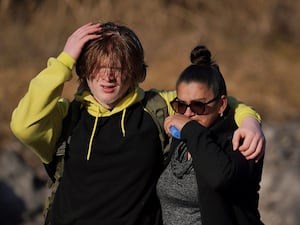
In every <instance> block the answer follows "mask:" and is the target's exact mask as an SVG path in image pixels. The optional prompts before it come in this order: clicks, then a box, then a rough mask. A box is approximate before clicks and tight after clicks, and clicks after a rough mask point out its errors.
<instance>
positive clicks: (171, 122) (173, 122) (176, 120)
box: [164, 114, 191, 134]
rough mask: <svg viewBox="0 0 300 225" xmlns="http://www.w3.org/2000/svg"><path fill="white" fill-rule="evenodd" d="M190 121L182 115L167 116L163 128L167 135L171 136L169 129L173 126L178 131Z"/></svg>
mask: <svg viewBox="0 0 300 225" xmlns="http://www.w3.org/2000/svg"><path fill="white" fill-rule="evenodd" d="M189 121H191V119H190V118H189V117H187V116H184V115H182V114H175V115H173V116H168V117H167V118H166V119H165V122H164V128H165V131H166V133H167V134H171V132H170V127H171V126H175V127H176V128H177V129H178V130H179V131H181V129H182V128H183V127H184V125H185V124H186V123H187V122H189Z"/></svg>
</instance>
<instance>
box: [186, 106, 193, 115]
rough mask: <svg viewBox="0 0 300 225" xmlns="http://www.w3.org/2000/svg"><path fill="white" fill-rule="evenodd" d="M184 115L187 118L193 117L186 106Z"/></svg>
mask: <svg viewBox="0 0 300 225" xmlns="http://www.w3.org/2000/svg"><path fill="white" fill-rule="evenodd" d="M184 115H185V116H187V117H192V116H194V115H195V113H194V112H193V111H192V110H191V108H190V107H189V106H188V107H187V108H186V110H185V112H184Z"/></svg>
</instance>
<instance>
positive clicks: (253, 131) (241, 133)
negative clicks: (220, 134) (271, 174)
mask: <svg viewBox="0 0 300 225" xmlns="http://www.w3.org/2000/svg"><path fill="white" fill-rule="evenodd" d="M232 144H233V149H234V150H239V151H240V152H241V153H242V154H243V155H244V156H245V157H246V159H256V160H259V159H260V158H261V157H262V156H263V155H264V153H265V145H266V140H265V136H264V134H263V131H262V128H261V125H260V124H259V122H258V121H257V120H256V119H254V118H252V117H246V118H244V119H243V121H242V123H241V126H240V127H239V128H238V129H237V130H236V131H235V132H234V135H233V138H232Z"/></svg>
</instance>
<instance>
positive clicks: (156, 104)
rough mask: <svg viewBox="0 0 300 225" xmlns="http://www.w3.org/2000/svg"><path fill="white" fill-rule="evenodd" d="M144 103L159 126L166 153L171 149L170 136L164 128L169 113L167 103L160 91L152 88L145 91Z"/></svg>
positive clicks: (164, 152)
mask: <svg viewBox="0 0 300 225" xmlns="http://www.w3.org/2000/svg"><path fill="white" fill-rule="evenodd" d="M142 103H143V106H144V109H145V111H146V112H148V113H149V114H150V115H151V117H152V119H153V121H154V123H155V124H156V126H157V129H158V131H159V138H160V141H161V147H162V151H163V154H164V155H165V154H166V153H168V151H169V143H170V137H169V136H168V135H167V134H166V132H165V130H164V121H165V118H166V117H167V116H168V115H169V112H168V106H167V103H166V101H165V99H164V98H163V97H162V96H161V95H160V94H159V93H157V92H155V91H151V90H150V91H146V92H145V97H144V99H143V100H142Z"/></svg>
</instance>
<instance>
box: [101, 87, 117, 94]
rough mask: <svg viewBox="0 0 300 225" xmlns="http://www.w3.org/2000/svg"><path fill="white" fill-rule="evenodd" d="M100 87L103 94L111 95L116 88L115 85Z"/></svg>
mask: <svg viewBox="0 0 300 225" xmlns="http://www.w3.org/2000/svg"><path fill="white" fill-rule="evenodd" d="M101 87H102V89H103V91H104V92H105V93H112V92H114V90H115V87H116V86H115V85H101Z"/></svg>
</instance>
